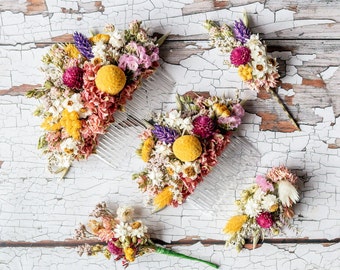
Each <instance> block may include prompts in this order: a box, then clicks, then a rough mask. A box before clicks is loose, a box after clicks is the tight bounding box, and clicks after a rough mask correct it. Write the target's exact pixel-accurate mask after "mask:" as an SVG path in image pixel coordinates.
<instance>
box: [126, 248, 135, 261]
mask: <svg viewBox="0 0 340 270" xmlns="http://www.w3.org/2000/svg"><path fill="white" fill-rule="evenodd" d="M124 254H125V258H126V259H127V260H128V261H129V262H133V261H134V260H135V251H134V250H133V249H132V248H130V247H128V248H124Z"/></svg>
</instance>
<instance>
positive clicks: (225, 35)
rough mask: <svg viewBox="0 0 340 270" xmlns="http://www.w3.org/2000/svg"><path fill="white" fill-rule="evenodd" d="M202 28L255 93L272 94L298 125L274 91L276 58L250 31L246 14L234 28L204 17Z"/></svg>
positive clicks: (276, 81)
mask: <svg viewBox="0 0 340 270" xmlns="http://www.w3.org/2000/svg"><path fill="white" fill-rule="evenodd" d="M204 27H205V28H206V29H207V30H208V31H209V40H210V44H211V45H212V46H214V47H216V48H218V49H219V50H220V51H221V52H222V53H224V54H227V55H229V60H226V62H227V63H228V65H229V66H232V67H235V68H237V69H238V75H239V76H240V78H241V79H242V81H243V82H245V83H246V85H248V87H249V88H250V89H252V90H256V91H257V92H258V91H260V90H265V91H267V92H269V93H271V95H272V97H273V98H274V99H275V100H276V101H277V102H278V104H279V105H280V106H281V108H282V109H283V110H284V111H285V112H286V114H287V116H288V118H289V120H290V121H291V123H292V124H293V125H294V126H295V128H296V129H297V130H300V128H299V126H298V124H297V123H296V121H295V120H294V118H293V117H292V115H291V114H290V112H289V111H288V109H287V108H286V106H285V105H284V104H283V102H282V100H281V99H280V97H279V96H278V94H277V93H276V91H275V90H274V88H276V87H277V86H278V82H279V78H280V75H279V73H278V63H277V62H276V59H275V58H273V57H270V56H269V55H268V54H267V49H266V46H265V44H264V43H263V42H262V41H261V40H260V38H259V35H258V34H252V33H251V30H250V29H249V28H248V18H247V14H246V13H244V14H243V19H242V20H241V19H240V20H238V21H235V22H234V27H233V29H232V28H231V27H229V26H228V25H227V24H222V25H221V26H220V25H218V24H217V23H216V22H214V21H211V20H207V21H205V24H204Z"/></svg>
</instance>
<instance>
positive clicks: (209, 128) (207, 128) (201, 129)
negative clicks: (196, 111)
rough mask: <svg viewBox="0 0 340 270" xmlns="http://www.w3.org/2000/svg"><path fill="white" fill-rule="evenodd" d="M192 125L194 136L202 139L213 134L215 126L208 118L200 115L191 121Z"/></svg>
mask: <svg viewBox="0 0 340 270" xmlns="http://www.w3.org/2000/svg"><path fill="white" fill-rule="evenodd" d="M192 124H193V126H194V128H193V132H194V134H196V135H198V136H200V137H201V138H203V139H206V138H209V137H210V136H211V135H212V134H213V131H214V127H215V124H214V122H213V121H212V119H211V118H210V117H209V116H206V115H200V116H198V117H196V118H195V119H194V120H193V122H192Z"/></svg>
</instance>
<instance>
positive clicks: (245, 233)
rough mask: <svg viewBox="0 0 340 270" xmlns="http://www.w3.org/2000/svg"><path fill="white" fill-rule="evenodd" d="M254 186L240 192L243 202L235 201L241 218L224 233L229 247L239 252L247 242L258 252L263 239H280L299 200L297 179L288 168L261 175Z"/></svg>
mask: <svg viewBox="0 0 340 270" xmlns="http://www.w3.org/2000/svg"><path fill="white" fill-rule="evenodd" d="M255 182H256V184H254V185H252V186H250V187H249V188H247V189H245V190H243V191H242V192H241V198H240V199H239V200H236V201H235V204H236V206H237V208H238V214H237V215H235V216H232V217H231V218H230V219H229V220H228V222H227V223H226V225H225V227H224V229H223V232H224V233H226V234H229V236H230V237H229V239H228V240H227V241H226V245H227V246H228V245H234V246H235V248H236V250H237V251H240V250H241V249H242V248H243V247H244V245H245V243H246V239H250V240H251V241H252V243H253V248H255V247H256V245H257V243H258V241H259V240H260V238H264V237H265V236H267V235H278V234H279V233H280V231H282V229H283V227H284V226H285V225H289V224H290V221H291V219H292V218H293V216H294V210H293V206H294V204H295V203H296V202H297V201H298V200H299V193H298V190H297V182H298V177H297V176H296V175H295V174H294V173H292V172H291V171H290V170H289V169H287V168H286V167H285V166H279V167H273V168H272V169H271V170H270V171H269V172H268V173H267V174H266V176H262V175H258V176H257V177H256V180H255Z"/></svg>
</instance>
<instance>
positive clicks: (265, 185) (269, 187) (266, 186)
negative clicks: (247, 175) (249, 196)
mask: <svg viewBox="0 0 340 270" xmlns="http://www.w3.org/2000/svg"><path fill="white" fill-rule="evenodd" d="M255 181H256V184H257V185H258V186H259V187H260V189H261V190H262V191H263V192H267V191H274V186H273V184H272V183H270V182H268V181H267V179H266V178H265V177H264V176H262V175H258V176H256V179H255Z"/></svg>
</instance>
